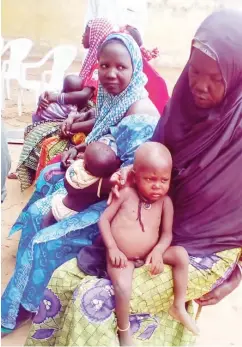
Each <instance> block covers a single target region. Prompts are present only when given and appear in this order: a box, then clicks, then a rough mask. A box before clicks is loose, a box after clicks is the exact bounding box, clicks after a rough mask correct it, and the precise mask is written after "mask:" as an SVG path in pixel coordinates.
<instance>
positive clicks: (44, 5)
mask: <svg viewBox="0 0 242 347" xmlns="http://www.w3.org/2000/svg"><path fill="white" fill-rule="evenodd" d="M86 6H87V0H68V1H67V0H2V36H3V37H4V39H13V38H18V37H28V38H30V39H31V40H33V41H34V43H35V46H34V48H33V51H32V55H34V56H42V55H43V53H45V52H47V51H48V49H50V48H51V47H53V46H55V45H58V44H62V43H67V44H68V43H70V44H74V45H76V46H78V47H80V39H81V36H82V33H83V27H84V16H85V14H86Z"/></svg>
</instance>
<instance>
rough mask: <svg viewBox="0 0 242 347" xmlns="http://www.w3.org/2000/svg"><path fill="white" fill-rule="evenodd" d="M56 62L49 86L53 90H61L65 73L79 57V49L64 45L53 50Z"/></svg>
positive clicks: (54, 62)
mask: <svg viewBox="0 0 242 347" xmlns="http://www.w3.org/2000/svg"><path fill="white" fill-rule="evenodd" d="M53 54H54V61H53V66H52V74H51V79H50V82H49V86H50V88H51V89H53V90H61V89H62V85H63V80H64V75H65V71H66V70H67V69H68V68H69V66H70V65H71V64H72V62H73V61H74V60H75V58H76V55H77V48H76V47H75V46H72V45H62V46H58V47H56V48H54V49H53Z"/></svg>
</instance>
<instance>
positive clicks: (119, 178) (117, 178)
mask: <svg viewBox="0 0 242 347" xmlns="http://www.w3.org/2000/svg"><path fill="white" fill-rule="evenodd" d="M132 170H133V165H128V166H126V167H124V168H121V169H120V170H119V171H117V172H115V173H114V174H113V175H112V176H111V178H110V182H111V184H112V189H111V192H110V194H109V197H108V201H107V204H108V205H110V204H111V202H112V200H113V198H114V197H116V198H119V191H120V189H122V188H124V187H126V186H130V185H132V183H133V182H132V178H131V172H132Z"/></svg>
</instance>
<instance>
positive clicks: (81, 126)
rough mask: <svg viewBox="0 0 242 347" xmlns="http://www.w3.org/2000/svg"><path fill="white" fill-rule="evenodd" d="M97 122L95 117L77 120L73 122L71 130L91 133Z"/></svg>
mask: <svg viewBox="0 0 242 347" xmlns="http://www.w3.org/2000/svg"><path fill="white" fill-rule="evenodd" d="M94 123H95V118H92V119H89V120H86V121H83V122H79V123H78V122H77V123H73V124H72V125H71V132H72V133H74V134H76V133H79V132H80V133H84V134H89V133H90V132H91V130H92V128H93V126H94Z"/></svg>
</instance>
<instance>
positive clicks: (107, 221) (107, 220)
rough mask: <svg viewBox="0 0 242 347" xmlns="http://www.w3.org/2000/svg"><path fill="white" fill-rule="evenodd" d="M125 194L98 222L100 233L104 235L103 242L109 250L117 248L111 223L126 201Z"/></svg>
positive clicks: (113, 203)
mask: <svg viewBox="0 0 242 347" xmlns="http://www.w3.org/2000/svg"><path fill="white" fill-rule="evenodd" d="M125 195H126V194H125V192H124V190H123V191H122V194H120V198H119V199H115V200H114V201H113V202H112V204H111V205H109V206H108V207H107V208H106V210H105V211H104V212H103V214H102V215H101V218H100V220H99V222H98V226H99V231H100V233H101V235H102V238H103V242H104V244H105V246H106V247H107V249H112V248H117V244H116V242H115V240H114V238H113V235H112V233H111V222H112V220H113V218H114V216H115V215H116V213H117V212H118V210H119V208H120V207H121V205H122V203H123V201H124V199H125Z"/></svg>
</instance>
